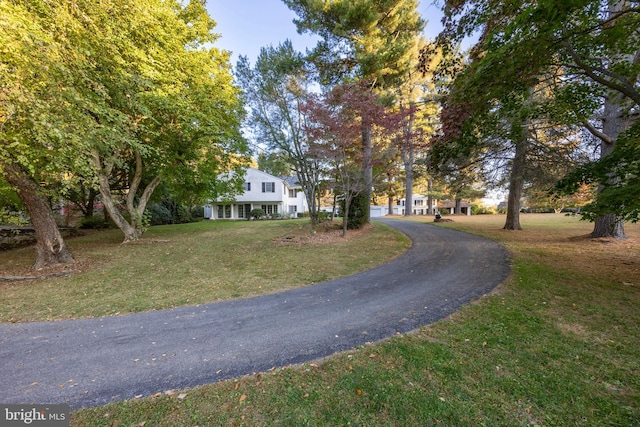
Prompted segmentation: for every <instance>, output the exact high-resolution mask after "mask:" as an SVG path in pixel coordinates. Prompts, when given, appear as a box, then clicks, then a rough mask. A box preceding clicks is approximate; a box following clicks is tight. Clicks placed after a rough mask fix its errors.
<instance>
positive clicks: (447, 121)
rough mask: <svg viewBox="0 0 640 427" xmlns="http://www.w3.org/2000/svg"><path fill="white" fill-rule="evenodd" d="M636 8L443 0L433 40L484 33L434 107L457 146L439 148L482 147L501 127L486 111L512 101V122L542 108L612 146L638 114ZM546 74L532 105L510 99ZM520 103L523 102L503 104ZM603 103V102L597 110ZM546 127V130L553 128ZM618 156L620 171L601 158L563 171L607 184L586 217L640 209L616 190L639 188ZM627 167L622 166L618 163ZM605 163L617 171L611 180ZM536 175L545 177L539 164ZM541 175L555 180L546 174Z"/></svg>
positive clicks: (584, 0) (639, 22) (585, 2)
mask: <svg viewBox="0 0 640 427" xmlns="http://www.w3.org/2000/svg"><path fill="white" fill-rule="evenodd" d="M639 11H640V10H639V9H638V5H637V4H636V3H634V2H617V1H616V2H614V1H592V0H580V1H572V2H562V3H561V4H559V3H558V2H554V1H541V2H536V3H530V2H525V1H521V0H518V1H490V0H463V1H457V0H451V1H447V2H446V8H445V30H444V31H443V33H442V34H441V40H445V39H447V38H448V39H449V40H453V41H459V40H461V39H462V38H463V37H466V36H467V35H469V34H472V33H473V32H476V31H482V35H481V37H480V42H479V43H478V44H477V45H476V46H475V47H474V48H473V50H472V52H471V57H470V59H471V61H470V63H469V64H468V66H467V67H466V68H465V70H464V71H463V72H462V73H461V74H460V75H459V76H458V77H456V79H455V83H454V86H453V88H452V91H451V96H450V97H449V99H448V102H447V106H446V107H445V111H444V112H443V115H442V120H443V123H442V125H443V131H444V134H445V135H448V136H449V137H448V138H447V139H448V140H449V141H451V140H455V144H457V147H455V146H454V147H444V146H443V147H441V149H442V151H441V152H440V155H442V157H443V158H450V157H451V155H452V153H453V154H460V153H463V154H467V152H472V153H473V152H474V150H476V149H477V150H478V151H479V152H480V153H481V154H482V149H483V148H485V147H484V146H483V144H485V141H483V137H485V138H486V137H487V136H490V137H491V138H493V139H495V138H500V137H503V135H501V133H500V131H499V130H497V129H496V124H500V123H501V122H500V121H499V120H497V121H496V120H491V117H490V116H491V115H494V113H496V112H499V111H500V110H503V111H506V112H514V111H520V112H521V113H520V114H519V119H520V120H519V121H520V123H525V122H526V121H527V120H531V119H535V118H545V117H546V118H549V119H551V120H552V121H553V122H554V127H555V129H559V128H560V126H562V125H564V126H584V127H585V128H586V129H587V130H588V131H589V132H591V133H593V134H594V135H595V136H596V137H597V138H599V139H601V140H602V141H603V144H604V145H605V146H611V147H613V146H614V145H615V144H616V143H617V142H616V140H617V138H618V134H619V133H622V132H624V131H625V130H626V129H627V128H628V126H632V125H633V123H634V122H635V123H637V122H638V115H637V114H635V113H634V111H637V108H638V105H640V91H638V86H637V82H638V77H639V76H640V62H639V61H637V58H638V52H639V50H638V46H640V39H639V37H638V33H637V28H638V27H639V26H640V13H638V12H639ZM552 78H553V79H555V81H554V84H553V85H551V89H552V90H548V92H547V93H546V94H545V96H546V98H547V100H546V102H544V103H540V104H539V105H535V104H533V105H532V104H531V103H530V102H519V101H518V100H523V101H528V98H527V96H526V95H527V92H528V91H529V89H530V88H534V87H536V86H539V85H540V84H541V83H543V82H549V81H551V79H552ZM513 101H515V102H513ZM518 103H519V104H521V105H522V106H527V108H523V109H521V110H519V109H514V108H510V107H513V106H514V105H517V104H518ZM531 107H533V108H531ZM607 107H609V111H604V112H603V110H605V109H606V108H607ZM496 116H497V118H505V117H510V116H509V115H508V114H503V115H501V116H500V115H496ZM602 117H607V120H601V118H602ZM504 121H506V119H505V120H504ZM549 135H550V136H554V134H553V132H549ZM572 139H577V136H573V137H572ZM456 148H457V149H456ZM465 150H466V152H465ZM628 150H629V148H628V147H627V148H623V150H622V151H628ZM608 151H609V150H608V149H607V150H603V154H605V155H606V154H607V153H608ZM530 154H532V155H536V156H537V155H538V154H539V153H538V152H536V153H530ZM618 155H620V154H618ZM622 157H625V159H626V161H625V162H622V163H619V164H618V165H617V166H616V167H615V168H617V169H618V171H619V172H612V169H613V166H611V167H608V166H606V167H604V169H608V172H607V171H604V170H601V169H602V166H600V165H599V166H594V167H586V168H582V169H581V170H580V171H578V172H576V173H575V174H572V175H571V176H572V177H574V178H575V177H578V176H580V175H584V179H573V178H571V179H573V180H574V181H580V182H592V183H593V182H598V181H596V180H595V179H596V176H597V177H598V178H597V179H601V181H599V183H600V184H604V185H607V186H608V185H610V184H612V185H613V187H614V188H612V189H611V190H607V191H605V192H601V193H600V194H599V195H598V197H599V198H601V200H600V201H597V202H596V203H595V204H593V205H591V206H590V207H589V209H587V211H586V213H587V216H585V217H586V218H591V219H593V218H595V217H597V216H599V215H601V214H603V213H607V212H609V213H617V212H620V213H621V215H624V216H626V218H627V219H630V220H633V218H636V217H637V216H638V214H637V209H636V208H634V207H633V206H634V205H635V203H634V202H633V201H629V200H628V198H626V199H625V195H624V193H625V192H626V193H627V194H636V192H637V190H638V188H637V187H635V185H634V182H633V179H627V178H628V177H633V176H635V174H636V172H635V170H634V168H635V167H634V166H633V161H631V160H630V159H632V158H633V157H629V156H627V155H622ZM636 158H637V157H636ZM566 166H569V167H571V166H573V165H571V163H570V162H567V164H566V165H565V167H564V170H562V168H560V167H555V168H554V169H555V170H553V171H551V172H552V173H550V174H549V175H550V176H552V177H553V178H556V179H557V177H558V175H562V172H566V169H567V167H566ZM626 168H629V169H628V171H627V172H622V171H623V170H624V169H626ZM539 171H540V170H538V171H537V172H539ZM534 172H536V171H534ZM609 173H611V174H612V175H615V176H616V179H614V180H610V179H609V175H608V174H609ZM534 177H535V178H536V180H539V179H540V178H542V179H543V180H544V179H547V178H548V177H545V176H541V175H540V174H539V173H538V174H537V175H535V176H534ZM543 184H544V185H546V186H547V187H550V186H551V185H553V183H551V184H550V183H549V182H548V180H547V182H544V183H543ZM539 188H540V186H539ZM629 202H630V203H629ZM588 212H590V213H588Z"/></svg>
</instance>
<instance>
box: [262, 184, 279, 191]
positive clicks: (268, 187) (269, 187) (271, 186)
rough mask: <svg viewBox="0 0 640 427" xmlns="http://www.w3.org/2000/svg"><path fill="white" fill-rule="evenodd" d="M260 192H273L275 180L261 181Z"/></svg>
mask: <svg viewBox="0 0 640 427" xmlns="http://www.w3.org/2000/svg"><path fill="white" fill-rule="evenodd" d="M262 192H263V193H275V192H276V183H275V182H263V183H262Z"/></svg>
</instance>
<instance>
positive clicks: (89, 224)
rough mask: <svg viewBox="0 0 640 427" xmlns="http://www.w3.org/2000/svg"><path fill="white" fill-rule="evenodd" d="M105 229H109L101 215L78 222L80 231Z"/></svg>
mask: <svg viewBox="0 0 640 427" xmlns="http://www.w3.org/2000/svg"><path fill="white" fill-rule="evenodd" d="M107 227H109V224H107V223H106V222H105V221H104V217H103V216H101V215H94V216H91V217H89V218H82V220H81V221H80V228H82V229H88V230H93V229H100V228H107Z"/></svg>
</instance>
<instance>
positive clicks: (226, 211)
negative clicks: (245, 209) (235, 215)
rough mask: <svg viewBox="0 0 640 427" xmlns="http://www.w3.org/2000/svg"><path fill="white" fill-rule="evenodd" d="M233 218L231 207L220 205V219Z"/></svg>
mask: <svg viewBox="0 0 640 427" xmlns="http://www.w3.org/2000/svg"><path fill="white" fill-rule="evenodd" d="M225 218H226V219H229V218H231V205H218V219H225Z"/></svg>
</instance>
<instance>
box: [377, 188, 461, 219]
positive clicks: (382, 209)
mask: <svg viewBox="0 0 640 427" xmlns="http://www.w3.org/2000/svg"><path fill="white" fill-rule="evenodd" d="M406 204H407V200H406V199H400V200H398V201H397V202H396V205H395V206H394V207H393V212H392V214H393V215H404V214H405V212H406V209H407V206H406ZM459 209H460V212H456V202H455V201H450V200H435V199H434V200H433V206H432V208H431V211H430V210H429V201H428V197H427V196H423V195H422V194H414V195H413V207H412V209H411V212H412V214H413V215H435V214H436V213H437V212H441V213H447V214H455V213H459V214H463V215H471V204H470V203H469V202H468V201H466V200H461V201H460V206H459ZM388 214H389V207H388V206H371V217H372V218H373V217H380V216H385V215H388Z"/></svg>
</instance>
